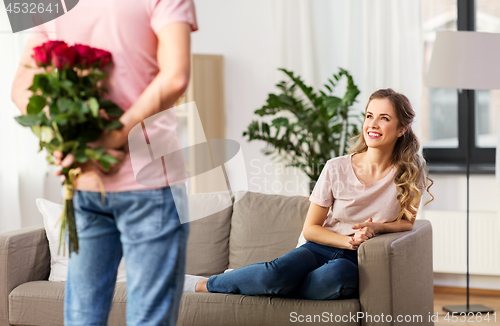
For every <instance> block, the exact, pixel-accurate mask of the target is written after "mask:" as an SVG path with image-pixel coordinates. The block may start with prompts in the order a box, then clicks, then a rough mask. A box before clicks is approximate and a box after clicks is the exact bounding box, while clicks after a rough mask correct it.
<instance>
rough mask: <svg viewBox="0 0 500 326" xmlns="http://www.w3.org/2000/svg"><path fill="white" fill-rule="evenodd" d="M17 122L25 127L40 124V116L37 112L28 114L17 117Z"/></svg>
mask: <svg viewBox="0 0 500 326" xmlns="http://www.w3.org/2000/svg"><path fill="white" fill-rule="evenodd" d="M15 119H16V121H17V122H19V123H20V124H21V125H23V126H25V127H31V126H36V125H39V124H40V120H41V119H40V117H39V116H38V115H37V114H26V115H22V116H19V117H16V118H15Z"/></svg>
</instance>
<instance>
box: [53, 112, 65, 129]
mask: <svg viewBox="0 0 500 326" xmlns="http://www.w3.org/2000/svg"><path fill="white" fill-rule="evenodd" d="M68 118H69V116H68V115H67V114H58V115H57V116H55V117H54V119H52V121H54V122H56V123H57V124H58V125H60V126H65V125H66V124H67V123H68Z"/></svg>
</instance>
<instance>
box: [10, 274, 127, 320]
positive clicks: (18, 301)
mask: <svg viewBox="0 0 500 326" xmlns="http://www.w3.org/2000/svg"><path fill="white" fill-rule="evenodd" d="M65 284H66V282H50V281H36V282H28V283H24V284H21V285H19V286H18V287H16V288H15V289H14V290H12V292H11V293H10V295H9V322H10V323H11V324H12V325H33V326H38V325H40V326H48V325H50V326H58V325H60V326H63V325H64V287H65ZM126 299H127V290H126V283H116V287H115V294H114V297H113V306H112V308H111V312H110V314H109V320H108V321H109V325H114V326H120V325H123V326H125V325H126V322H125V307H126Z"/></svg>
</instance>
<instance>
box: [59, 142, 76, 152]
mask: <svg viewBox="0 0 500 326" xmlns="http://www.w3.org/2000/svg"><path fill="white" fill-rule="evenodd" d="M78 145H79V143H78V142H77V141H75V140H71V141H67V142H65V143H64V144H63V145H62V152H63V153H69V152H71V151H72V150H73V149H75V148H76V147H78Z"/></svg>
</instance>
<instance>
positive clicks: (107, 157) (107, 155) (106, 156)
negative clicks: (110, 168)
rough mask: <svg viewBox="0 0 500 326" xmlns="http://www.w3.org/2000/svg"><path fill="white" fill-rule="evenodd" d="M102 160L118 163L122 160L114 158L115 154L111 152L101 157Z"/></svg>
mask: <svg viewBox="0 0 500 326" xmlns="http://www.w3.org/2000/svg"><path fill="white" fill-rule="evenodd" d="M101 161H106V162H108V163H118V162H120V161H118V160H117V159H116V158H114V157H113V156H111V155H109V154H106V155H104V156H103V157H101Z"/></svg>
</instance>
